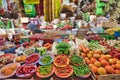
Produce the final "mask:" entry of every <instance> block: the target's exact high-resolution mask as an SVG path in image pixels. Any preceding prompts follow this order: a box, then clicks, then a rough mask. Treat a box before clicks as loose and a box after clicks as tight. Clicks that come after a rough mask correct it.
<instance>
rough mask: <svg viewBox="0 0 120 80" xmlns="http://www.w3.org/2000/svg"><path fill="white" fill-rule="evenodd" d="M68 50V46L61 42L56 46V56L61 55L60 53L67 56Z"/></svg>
mask: <svg viewBox="0 0 120 80" xmlns="http://www.w3.org/2000/svg"><path fill="white" fill-rule="evenodd" d="M69 48H70V45H69V44H68V43H66V42H61V43H58V44H57V45H56V49H57V52H58V54H62V53H64V54H68V51H69Z"/></svg>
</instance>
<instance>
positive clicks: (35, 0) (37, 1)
mask: <svg viewBox="0 0 120 80" xmlns="http://www.w3.org/2000/svg"><path fill="white" fill-rule="evenodd" d="M24 3H25V4H40V0H24Z"/></svg>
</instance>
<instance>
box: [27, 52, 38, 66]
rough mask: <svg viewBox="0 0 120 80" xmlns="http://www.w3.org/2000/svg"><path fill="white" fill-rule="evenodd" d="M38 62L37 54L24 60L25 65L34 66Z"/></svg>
mask: <svg viewBox="0 0 120 80" xmlns="http://www.w3.org/2000/svg"><path fill="white" fill-rule="evenodd" d="M38 61H39V55H38V54H32V55H30V56H29V57H27V58H26V61H25V63H26V64H35V63H37V62H38Z"/></svg>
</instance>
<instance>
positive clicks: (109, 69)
mask: <svg viewBox="0 0 120 80" xmlns="http://www.w3.org/2000/svg"><path fill="white" fill-rule="evenodd" d="M105 70H106V71H107V72H108V73H113V67H111V66H105Z"/></svg>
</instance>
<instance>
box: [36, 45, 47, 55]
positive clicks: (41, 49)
mask: <svg viewBox="0 0 120 80" xmlns="http://www.w3.org/2000/svg"><path fill="white" fill-rule="evenodd" d="M36 49H37V50H38V52H39V53H40V55H45V54H46V51H47V50H46V48H44V47H40V48H36Z"/></svg>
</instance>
